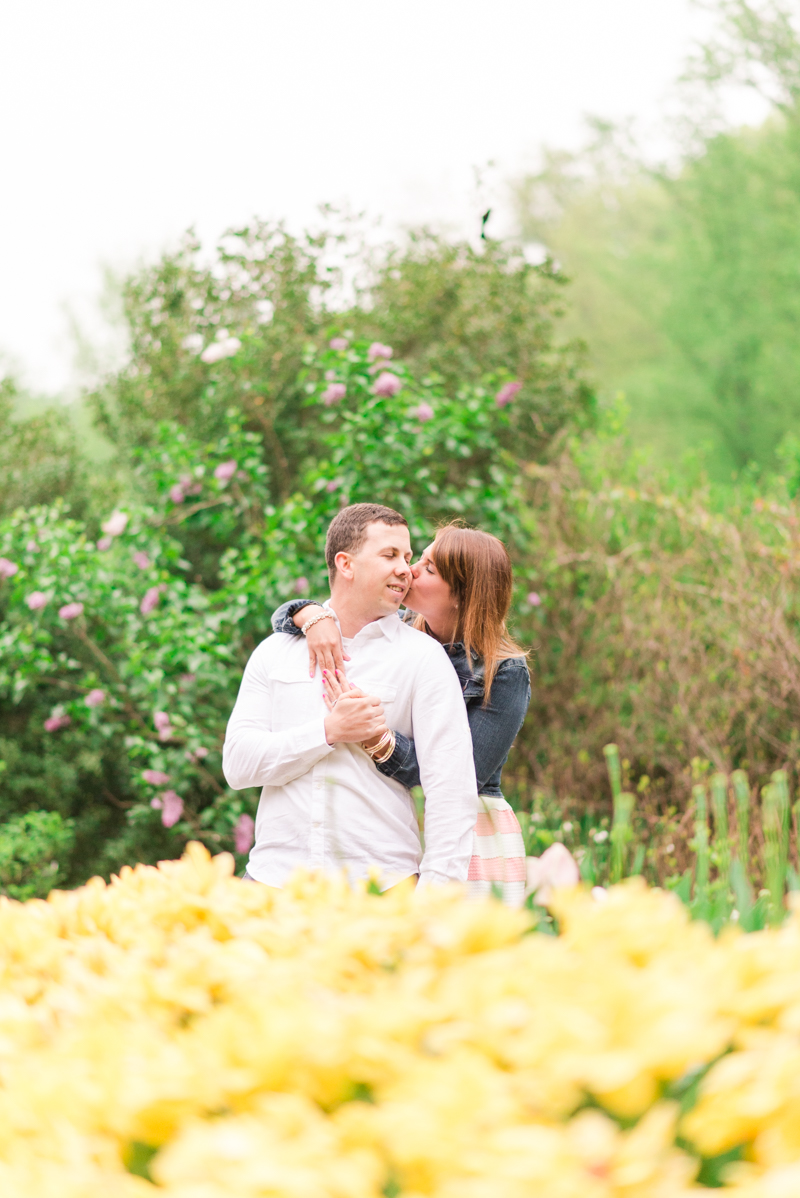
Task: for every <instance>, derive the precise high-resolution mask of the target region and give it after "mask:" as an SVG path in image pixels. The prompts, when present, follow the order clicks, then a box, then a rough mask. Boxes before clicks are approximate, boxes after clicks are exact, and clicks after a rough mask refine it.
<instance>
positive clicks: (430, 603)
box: [406, 545, 458, 633]
mask: <svg viewBox="0 0 800 1198" xmlns="http://www.w3.org/2000/svg"><path fill="white" fill-rule="evenodd" d="M432 548H433V546H432V545H429V546H428V548H427V549H425V550H424V551H423V554H422V557H421V558H420V559H419V561H418V562H415V563H414V564H413V566H412V567H411V586H410V587H409V589H408V594H407V595H406V607H409V608H410V609H411V611H415V612H417V613H418V615H420V616H424V617H425V619H426V620H427V621H428V624H429V625H430V627H431V630H432V631H434V632H436V633H439V632H440V631H441V632H443V633H444V632H446V631H447V630H448V629H450V628H451V627H452V626H453V624H454V623H455V621H456V619H457V615H458V607H457V605H456V603H455V601H454V599H453V594H452V592H451V590H450V587H449V586H448V585H447V583H446V582H445V580H444V579H443V578H442V576H441V574H440V573H439V571H438V570H437V569H436V566H435V565H434V564H433V558H432V557H431V549H432Z"/></svg>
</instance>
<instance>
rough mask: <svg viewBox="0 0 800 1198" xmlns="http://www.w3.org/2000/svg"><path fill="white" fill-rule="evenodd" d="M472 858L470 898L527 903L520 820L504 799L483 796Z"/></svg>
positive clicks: (511, 903)
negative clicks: (485, 897) (490, 896)
mask: <svg viewBox="0 0 800 1198" xmlns="http://www.w3.org/2000/svg"><path fill="white" fill-rule="evenodd" d="M478 803H479V805H480V808H481V810H480V813H479V815H478V822H477V824H476V825H475V832H474V836H473V844H472V859H471V861H470V863H469V874H468V875H467V890H468V892H469V893H470V894H471V895H474V896H476V897H477V896H484V895H489V894H492V893H493V892H494V893H495V894H497V895H498V897H500V898H502V900H503V902H504V903H507V904H508V906H509V907H521V906H522V904H523V902H524V901H525V842H524V841H523V839H522V829H521V828H520V826H519V820H518V819H517V817H516V815H515V814H514V812H513V811H512V810H511V808H510V807H509V805H508V803H507V802H506V800H505V799H502V798H500V797H499V796H494V795H480V796H479V798H478Z"/></svg>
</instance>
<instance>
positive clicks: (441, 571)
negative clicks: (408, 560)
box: [272, 525, 531, 906]
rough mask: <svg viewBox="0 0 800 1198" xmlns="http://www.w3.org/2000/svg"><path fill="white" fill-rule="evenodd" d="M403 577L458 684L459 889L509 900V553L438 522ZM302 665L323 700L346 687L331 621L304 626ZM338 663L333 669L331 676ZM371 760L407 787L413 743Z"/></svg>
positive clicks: (512, 848) (518, 868)
mask: <svg viewBox="0 0 800 1198" xmlns="http://www.w3.org/2000/svg"><path fill="white" fill-rule="evenodd" d="M411 573H412V577H413V580H412V583H411V586H410V588H409V591H408V594H407V596H406V603H407V606H408V610H407V611H406V612H405V613H404V614H403V617H402V618H403V619H405V620H408V621H410V622H411V623H413V625H414V627H415V628H418V629H420V631H422V632H426V633H427V634H428V635H429V636H432V637H434V638H435V639H436V640H437V641H439V642H440V643H441V644H442V645H443V647H444V650H445V652H446V653H447V655H448V657H449V658H450V661H451V663H452V666H453V669H454V670H455V671H456V673H457V674H458V677H459V681H460V682H461V689H462V692H463V695H464V702H465V703H466V705H467V716H468V718H469V726H470V731H471V733H472V747H473V755H474V759H475V775H476V778H477V782H478V794H479V796H480V801H479V815H478V822H477V825H476V827H475V838H474V846H473V854H472V860H471V861H470V867H469V881H468V889H469V890H470V891H472V892H473V893H478V894H488V893H490V892H491V891H492V889H493V888H496V889H497V890H498V891H499V892H500V894H501V895H502V897H503V900H504V901H505V902H506V903H508V904H509V905H511V906H519V905H521V904H522V902H523V900H524V897H525V847H524V842H523V839H522V832H521V830H520V826H519V822H518V820H517V817H516V815H515V814H514V812H513V811H512V809H511V807H510V806H509V805H508V803H507V802H506V800H505V799H504V798H503V793H502V791H501V789H500V780H501V774H502V770H503V766H504V765H505V762H506V758H507V757H508V753H509V750H510V748H511V745H512V744H513V742H514V738H515V737H516V735H517V733H518V732H519V730H520V728H521V727H522V722H523V720H524V718H525V712H526V711H527V709H528V704H529V702H530V697H531V688H530V678H529V675H528V666H527V662H526V660H525V654H524V652H523V650H522V649H520V648H519V646H518V645H516V644H515V643H514V641H513V640H512V639H511V637H510V636H509V634H508V630H507V628H506V617H507V615H508V609H509V606H510V604H511V593H512V573H511V560H510V558H509V556H508V552H507V550H506V547H505V545H503V543H502V541H499V540H498V539H497V537H493V536H491V535H490V534H489V533H486V532H480V531H479V530H477V529H472V528H459V527H458V526H456V525H448V526H447V527H445V528H442V529H440V530H439V532H438V533H437V534H436V538H435V540H434V542H433V544H432V545H429V546H428V548H427V549H426V550H425V552H424V553H423V554H422V557H421V558H420V559H419V561H418V562H417V563H416V564H415V565H413V566H412V567H411ZM321 610H322V609H321V607H320V606H319V605H317V604H315V603H313V601H310V600H305V599H297V600H294V601H293V602H290V603H284V604H283V606H282V607H279V608H278V610H277V611H276V612H275V614H274V616H273V618H272V624H273V627H274V629H275V631H276V632H288V633H291V634H293V635H296V636H299V635H301V630H302V628H303V625H304V624H305V623H306V622H307V621H310V620H313V619H314V617H315V616H318V615H319V614H320V612H321ZM307 639H308V646H309V656H310V664H311V672H312V673H313V672H314V669H315V667H316V665H319V666H320V668H321V669H322V668H323V667H324V672H323V680H324V683H325V701H326V703H327V704H328V706H329V707H330V706H332V705H333V703H335V702H336V700H337V699H338V698H339V696H340V695H341V694H343V693H344V691H345V690H346V689H348V686H349V684H348V683H347V680H346V677H344V676H343V674H344V662H345V661H347V660H349V658H347V656H346V655H345V653H344V651H343V647H342V641H341V636H340V634H339V629H338V627H337V626H336V624H335V622H334V621H333V620H319V621H317V622H315V623H314V624H313V626H312V627H310V628H309V630H308V637H307ZM337 671H338V674H337ZM376 765H377V768H378V769H379V770H380V772H381V773H382V774H384V775H385V776H386V777H388V778H394V779H396V781H398V782H400V783H402V785H403V786H405V787H407V788H408V789H409V790H410V789H412V788H413V787H415V786H419V784H420V776H419V766H418V764H417V756H416V752H415V748H414V741H413V740H411V739H409V737H407V736H403V735H402V733H400V732H397V733H395V747H394V751H393V752H392V754H391V756H390V757H389V758H388V759H386V760H384V761H381V762H380V764H378V763H377V761H376Z"/></svg>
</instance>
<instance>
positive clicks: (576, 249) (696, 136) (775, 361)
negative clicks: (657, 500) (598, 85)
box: [517, 0, 800, 479]
mask: <svg viewBox="0 0 800 1198" xmlns="http://www.w3.org/2000/svg"><path fill="white" fill-rule="evenodd" d="M717 7H718V10H719V23H720V32H719V35H718V36H717V37H716V38H715V39H713V40H712V41H711V42H710V43H709V45H707V46H706V48H705V54H704V55H701V57H700V59H699V61H698V63H697V64H696V66H695V70H694V73H693V79H694V82H693V85H692V91H691V93H690V98H689V102H690V105H691V110H692V117H693V119H694V121H695V127H694V129H693V136H692V138H691V140H690V142H689V144H688V146H687V148H686V151H685V154H684V156H683V160H682V162H681V163H680V164H679V166H678V167H676V168H670V169H663V170H661V171H654V170H652V169H649V168H648V167H647V166H645V164H644V163H643V161H642V160H641V159H640V158H639V157H638V155H637V153H636V152H635V150H632V149H630V147H628V146H626V145H625V144H624V143H623V142H622V139H621V135H620V133H619V132H618V131H614V130H610V129H609V128H607V127H602V126H599V127H598V128H597V136H596V138H595V140H594V142H593V143H592V144H591V145H590V146H589V147H588V148H587V150H586V151H585V152H584V153H583V154H579V155H576V156H568V155H552V156H551V157H550V158H549V160H548V161H547V163H546V165H545V169H544V170H543V171H541V172H540V173H539V174H538V175H536V176H532V177H530V178H528V179H527V180H524V181H523V182H522V183H521V184H520V186H519V188H518V193H517V197H518V210H519V217H520V224H521V228H522V230H523V233H524V234H525V235H526V236H527V237H530V238H534V239H538V240H541V241H543V242H544V243H545V245H546V246H547V247H548V248H549V250H550V252H551V253H553V254H554V255H555V256H556V257H557V258H558V259H559V260H560V261H561V262H563V263H564V264H565V266H566V268H567V269H568V270H569V271H570V273H571V274H572V275H573V276H574V277H575V289H574V309H573V314H572V320H571V324H570V327H571V329H572V330H573V331H574V332H575V333H577V334H578V335H579V336H582V337H584V338H585V339H586V340H587V341H588V342H589V344H590V345H591V346H592V349H593V355H594V356H593V364H594V366H595V367H596V369H597V372H598V378H599V381H600V383H601V386H602V388H603V390H604V391H605V392H606V393H607V394H610V395H613V394H614V393H616V392H617V391H619V390H622V391H624V392H625V394H626V395H627V397H628V399H629V401H630V402H631V404H632V408H633V414H634V430H635V432H636V435H637V437H638V438H639V439H640V440H642V441H652V442H654V443H656V444H657V445H658V447H659V450H660V452H661V455H662V460H667V459H668V457H669V456H670V455H674V454H675V453H680V452H682V451H683V450H685V449H686V448H687V447H689V446H693V445H695V444H696V443H697V441H698V440H700V441H706V442H709V443H710V445H711V446H712V459H711V460H712V463H713V469H714V471H715V474H716V476H717V477H719V478H721V479H722V478H730V474H731V471H732V470H737V471H738V470H741V469H742V468H743V467H744V466H745V465H746V464H747V463H748V462H751V461H753V462H756V463H758V464H759V465H760V466H762V467H764V466H768V467H772V466H774V463H775V451H776V448H777V446H778V444H779V443H780V441H781V438H782V436H783V434H784V433H785V432H786V431H787V430H788V429H790V428H791V427H792V425H793V424H794V423H796V421H797V418H798V415H800V401H798V398H797V388H796V378H797V374H798V371H799V370H800V347H798V341H797V337H796V328H797V322H798V317H800V308H798V303H799V302H800V301H799V300H798V289H797V285H796V281H797V276H798V271H800V110H798V107H797V101H798V88H797V80H798V79H799V78H800V36H798V33H797V28H796V24H793V23H792V20H790V19H789V13H790V10H788V9H784V8H783V7H782V6H780V5H779V6H766V7H765V6H756V5H752V4H747V3H745V2H744V0H734V2H732V3H721V4H719V5H718V6H717ZM699 83H701V84H702V86H701V87H700V88H699V90H698V84H699ZM731 83H746V84H749V85H751V86H758V87H759V89H760V90H761V91H762V93H763V94H764V95H765V96H766V97H767V99H768V100H769V101H770V103H771V104H772V115H770V116H769V118H768V119H767V120H766V121H765V123H764V124H763V125H762V126H761V127H760V128H758V129H735V130H730V129H726V128H725V127H724V126H723V125H722V124H721V123H720V120H719V119H718V113H717V111H716V109H717V108H718V107H719V103H718V102H721V97H723V96H724V95H726V94H727V93H728V89H729V85H730V84H731Z"/></svg>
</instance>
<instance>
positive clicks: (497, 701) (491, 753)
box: [467, 663, 531, 792]
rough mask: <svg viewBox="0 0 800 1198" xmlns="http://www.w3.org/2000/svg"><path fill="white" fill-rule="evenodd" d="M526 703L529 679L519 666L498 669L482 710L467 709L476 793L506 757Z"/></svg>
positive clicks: (477, 706) (524, 670) (472, 707)
mask: <svg viewBox="0 0 800 1198" xmlns="http://www.w3.org/2000/svg"><path fill="white" fill-rule="evenodd" d="M530 701H531V680H530V676H529V674H528V670H527V667H526V666H525V665H524V664H522V663H520V665H519V666H516V667H507V668H506V669H502V668H501V669H500V671H499V672H498V673H497V674H496V675H495V678H494V682H493V683H492V695H491V699H490V700H489V702H488V703H487V704H486V706H485V707H483V706H481V704H480V703H475V704H473V705H471V706H470V707H468V708H467V718H468V719H469V730H470V732H471V733H472V753H473V756H474V758H475V776H476V778H477V779H478V791H479V792H480V790H481V789H482V787H484V786H486V784H487V782H488V781H489V779H490V778H491V777H493V776H494V774H496V773H497V771H498V769H500V767H501V766H502V765H503V763H504V761H505V759H506V757H508V753H509V750H510V748H511V746H512V745H513V743H514V741H515V740H516V737H517V733H518V732H519V730H520V728H521V727H522V722H523V720H524V719H525V713H526V712H527V710H528V704H529V703H530Z"/></svg>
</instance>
